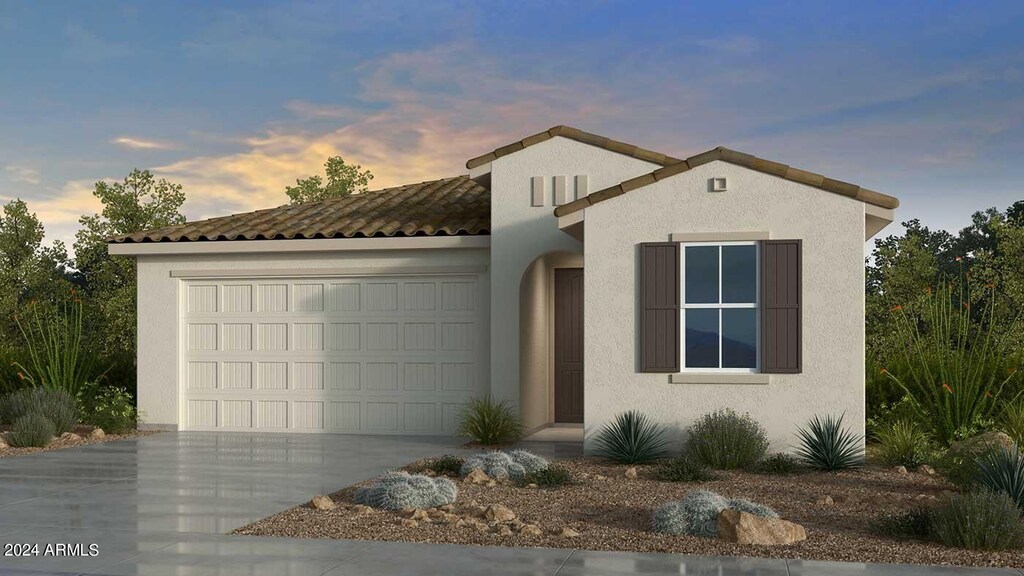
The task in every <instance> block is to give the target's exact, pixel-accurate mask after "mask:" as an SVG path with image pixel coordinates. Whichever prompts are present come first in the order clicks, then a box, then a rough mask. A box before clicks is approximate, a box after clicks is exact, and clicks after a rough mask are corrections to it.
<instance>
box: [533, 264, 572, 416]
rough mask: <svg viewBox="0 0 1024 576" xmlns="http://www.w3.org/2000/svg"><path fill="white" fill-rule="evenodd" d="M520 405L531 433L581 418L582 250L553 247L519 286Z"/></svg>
mask: <svg viewBox="0 0 1024 576" xmlns="http://www.w3.org/2000/svg"><path fill="white" fill-rule="evenodd" d="M519 314H520V316H519V339H520V340H519V350H520V356H519V374H520V382H519V386H520V391H519V397H520V408H521V411H522V417H523V424H524V428H525V429H526V431H527V432H532V431H536V430H538V429H541V428H545V427H548V426H552V425H566V426H579V425H580V424H582V422H583V255H582V254H577V253H573V252H565V251H557V252H549V253H546V254H544V255H542V256H539V257H537V258H536V259H535V260H534V261H533V262H532V263H531V264H530V265H529V266H528V267H527V268H526V271H525V272H524V273H523V278H522V280H521V282H520V288H519Z"/></svg>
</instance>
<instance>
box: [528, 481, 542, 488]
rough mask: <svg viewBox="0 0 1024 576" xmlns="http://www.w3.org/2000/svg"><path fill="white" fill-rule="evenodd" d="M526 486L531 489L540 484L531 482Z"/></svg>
mask: <svg viewBox="0 0 1024 576" xmlns="http://www.w3.org/2000/svg"><path fill="white" fill-rule="evenodd" d="M526 487H527V488H530V489H535V488H540V486H537V485H536V484H534V483H533V482H530V483H529V484H527V485H526Z"/></svg>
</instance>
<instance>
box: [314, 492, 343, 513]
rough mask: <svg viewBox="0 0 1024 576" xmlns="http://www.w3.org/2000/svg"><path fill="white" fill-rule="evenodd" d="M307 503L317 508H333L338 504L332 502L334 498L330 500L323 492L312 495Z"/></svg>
mask: <svg viewBox="0 0 1024 576" xmlns="http://www.w3.org/2000/svg"><path fill="white" fill-rule="evenodd" d="M309 503H310V504H311V505H312V506H313V508H316V509H317V510H334V509H335V508H337V507H338V505H337V504H335V503H334V500H331V499H330V498H328V497H327V496H324V495H323V494H317V495H316V496H313V499H312V500H310V502H309Z"/></svg>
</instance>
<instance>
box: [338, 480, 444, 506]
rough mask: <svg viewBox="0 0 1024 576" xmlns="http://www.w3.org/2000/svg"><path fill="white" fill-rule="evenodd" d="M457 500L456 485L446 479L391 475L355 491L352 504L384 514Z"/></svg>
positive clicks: (441, 504)
mask: <svg viewBox="0 0 1024 576" xmlns="http://www.w3.org/2000/svg"><path fill="white" fill-rule="evenodd" d="M457 496H458V489H457V488H456V487H455V483H454V482H452V481H451V480H449V479H447V478H430V477H429V476H422V475H419V474H409V473H407V472H388V473H386V474H384V475H382V476H381V477H380V478H378V479H377V480H376V481H375V482H374V483H373V485H371V486H368V487H366V488H358V489H356V491H355V494H354V495H353V500H354V501H355V502H356V503H357V504H364V505H366V506H372V507H374V508H381V509H383V510H403V509H407V508H434V507H436V506H443V505H445V504H452V503H454V502H455V498H456V497H457Z"/></svg>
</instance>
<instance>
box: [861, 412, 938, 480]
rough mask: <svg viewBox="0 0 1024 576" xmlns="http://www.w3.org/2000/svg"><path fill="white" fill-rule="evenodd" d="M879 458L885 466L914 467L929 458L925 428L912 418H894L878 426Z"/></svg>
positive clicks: (876, 434) (929, 449) (929, 447)
mask: <svg viewBox="0 0 1024 576" xmlns="http://www.w3.org/2000/svg"><path fill="white" fill-rule="evenodd" d="M875 437H876V438H877V439H878V442H879V445H880V446H879V447H880V450H879V454H878V455H879V458H880V459H881V460H882V463H883V464H885V465H887V466H906V467H907V468H916V467H917V466H920V465H921V464H924V463H925V462H926V461H927V460H930V458H931V454H932V450H931V446H930V444H929V442H928V434H927V433H926V432H925V429H924V428H923V427H922V426H921V425H919V424H918V423H917V422H915V421H914V420H905V419H901V420H896V421H894V422H892V423H890V424H888V425H886V426H882V427H881V428H879V429H878V430H877V431H876V433H875Z"/></svg>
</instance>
